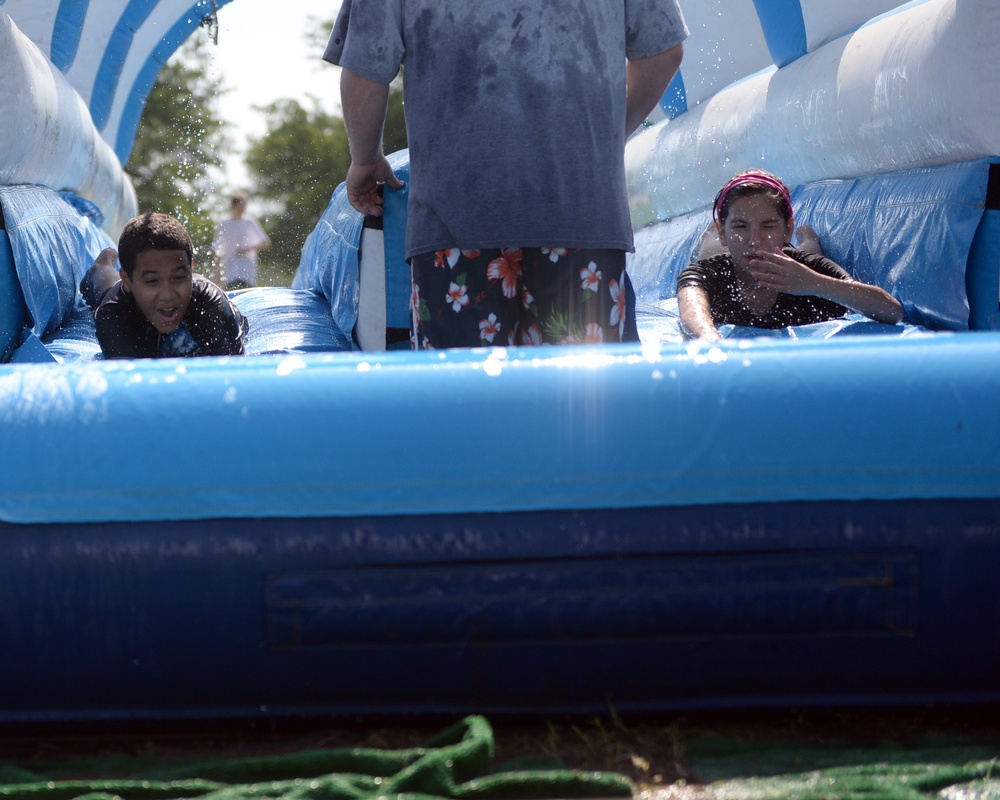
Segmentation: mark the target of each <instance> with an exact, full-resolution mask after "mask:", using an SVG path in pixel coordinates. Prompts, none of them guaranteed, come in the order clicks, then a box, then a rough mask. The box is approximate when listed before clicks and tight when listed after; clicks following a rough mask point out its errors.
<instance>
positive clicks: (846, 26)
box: [802, 0, 899, 53]
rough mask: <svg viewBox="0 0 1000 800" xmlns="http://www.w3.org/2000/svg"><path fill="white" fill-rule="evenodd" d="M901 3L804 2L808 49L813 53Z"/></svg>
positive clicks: (890, 0) (873, 0)
mask: <svg viewBox="0 0 1000 800" xmlns="http://www.w3.org/2000/svg"><path fill="white" fill-rule="evenodd" d="M898 5H899V3H898V2H896V0H869V2H866V3H839V2H836V0H825V2H821V3H808V2H806V3H803V4H802V21H803V22H804V23H805V29H806V45H807V49H808V51H809V52H810V53H811V52H812V51H813V50H816V49H818V48H820V47H822V46H823V45H824V44H826V43H827V42H831V41H833V40H834V39H836V38H837V37H839V36H843V35H844V34H845V33H850V32H851V31H854V30H855V29H857V28H858V27H860V26H861V25H863V24H864V23H866V22H868V20H870V19H873V18H874V17H875V16H877V15H878V14H884V13H885V12H886V11H891V10H892V9H894V8H896V7H897V6H898Z"/></svg>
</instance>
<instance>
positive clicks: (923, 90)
mask: <svg viewBox="0 0 1000 800" xmlns="http://www.w3.org/2000/svg"><path fill="white" fill-rule="evenodd" d="M998 40H1000V3H997V2H996V0H927V2H924V3H917V4H910V5H908V6H905V7H902V8H901V9H900V10H899V11H898V12H896V13H892V14H888V15H886V16H883V17H880V18H878V19H875V20H873V21H872V22H871V23H870V24H868V25H865V26H864V27H862V28H860V29H858V30H857V31H855V32H854V33H852V34H850V35H848V36H843V37H841V38H838V39H836V40H834V41H832V42H830V43H829V44H827V45H824V46H823V47H821V48H819V49H818V50H816V51H815V52H813V53H811V54H809V55H807V56H804V57H802V58H800V59H798V60H796V61H794V62H793V63H791V64H789V65H788V66H786V67H784V68H782V69H780V70H776V69H774V68H772V69H770V70H766V71H764V72H762V73H760V74H758V75H755V76H752V77H750V78H747V79H746V80H744V81H741V82H739V83H736V84H734V85H732V86H730V87H728V88H726V89H724V90H723V91H720V92H719V93H718V94H716V95H715V96H713V97H712V98H711V99H709V100H707V101H706V102H704V103H702V104H701V105H700V106H698V107H697V108H696V109H693V110H692V111H689V112H688V113H686V114H683V115H681V116H679V117H677V118H675V119H673V120H669V121H668V120H665V121H663V122H661V123H660V124H659V125H657V126H654V127H653V128H650V129H649V130H647V131H645V132H643V133H641V134H639V135H637V136H635V137H633V139H632V140H631V141H630V142H629V145H628V147H627V149H626V170H627V174H628V182H629V194H630V196H631V199H632V221H633V225H634V226H635V227H636V228H640V227H642V226H645V225H648V224H650V223H652V222H655V221H658V220H664V219H670V218H673V217H675V216H678V215H681V214H684V213H687V212H689V211H692V210H695V209H698V208H701V207H703V206H705V205H707V204H709V203H710V202H711V200H712V198H713V197H714V196H715V193H716V192H717V191H718V189H719V187H720V186H722V184H723V183H725V181H726V180H728V179H729V178H730V177H732V175H733V174H734V173H735V172H737V171H739V170H742V169H747V168H749V167H755V166H756V167H764V168H766V169H769V170H771V171H772V172H775V173H777V174H778V175H780V176H782V177H783V178H784V179H785V180H786V181H787V182H788V183H789V184H791V185H795V184H798V183H804V182H807V181H815V180H819V179H823V178H832V177H850V176H860V175H869V174H875V173H881V172H889V171H892V170H897V169H906V168H912V167H921V166H931V165H935V164H943V163H948V162H955V161H963V160H968V159H974V158H978V157H982V156H991V155H994V154H996V153H1000V93H998V92H996V90H995V87H996V86H998V85H1000V59H997V58H996V44H997V41H998Z"/></svg>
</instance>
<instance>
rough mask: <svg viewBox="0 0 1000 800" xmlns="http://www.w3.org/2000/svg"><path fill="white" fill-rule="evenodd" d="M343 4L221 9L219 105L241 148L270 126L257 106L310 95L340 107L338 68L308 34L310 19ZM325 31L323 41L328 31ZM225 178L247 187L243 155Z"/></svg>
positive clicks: (308, 1)
mask: <svg viewBox="0 0 1000 800" xmlns="http://www.w3.org/2000/svg"><path fill="white" fill-rule="evenodd" d="M339 8H340V1H339V0H280V1H279V2H275V0H231V2H229V3H227V4H226V5H224V6H222V7H221V8H220V9H219V44H218V47H215V48H213V49H212V52H213V53H215V56H214V59H213V65H214V67H215V69H216V70H218V75H220V76H221V78H222V83H223V86H226V87H228V88H229V89H230V91H229V92H228V93H227V94H226V95H225V96H224V97H223V98H222V99H221V101H220V103H219V109H220V112H221V116H222V117H223V119H225V120H227V121H229V122H230V123H231V126H230V136H231V137H232V139H233V142H234V144H235V145H236V147H237V149H239V150H240V151H242V150H243V149H244V148H245V145H246V140H247V137H248V136H250V135H253V136H260V135H261V134H263V133H264V131H265V130H266V122H265V116H264V114H263V112H261V111H257V110H256V109H255V108H254V106H264V105H267V104H268V103H270V102H271V101H272V100H278V99H282V98H288V97H291V98H295V99H297V100H299V101H300V102H301V103H302V104H303V105H306V106H307V107H308V105H309V103H310V100H309V97H310V96H312V97H315V98H317V99H318V100H319V101H320V106H321V107H322V108H324V109H326V110H327V111H336V110H337V109H338V108H339V106H340V79H339V75H338V72H337V69H336V68H335V67H333V66H332V65H330V64H327V63H326V62H324V61H323V60H322V55H323V53H322V50H321V49H319V48H318V47H317V46H313V45H311V44H310V43H309V42H308V40H307V38H306V36H307V33H308V31H309V27H310V20H311V19H312V18H318V19H320V20H328V19H329V20H332V19H333V18H334V17H335V16H336V14H337V10H338V9H339ZM322 33H323V36H322V38H323V39H324V40H325V39H326V35H327V34H328V33H329V31H328V30H324V31H323V32H322ZM227 178H228V182H229V183H230V184H231V188H234V189H235V188H245V187H246V185H247V183H248V179H247V176H246V172H245V171H244V170H243V167H242V159H241V156H240V155H237V157H235V158H234V159H232V161H231V162H230V164H229V166H228V175H227Z"/></svg>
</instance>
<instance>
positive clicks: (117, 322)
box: [94, 305, 139, 360]
mask: <svg viewBox="0 0 1000 800" xmlns="http://www.w3.org/2000/svg"><path fill="white" fill-rule="evenodd" d="M94 326H95V328H96V329H97V342H98V344H100V345H101V353H102V354H103V355H104V358H105V359H106V360H108V359H113V358H139V347H138V345H137V343H136V342H135V337H134V336H133V335H131V334H132V326H131V325H129V324H128V321H127V320H126V319H125V318H124V317H123V316H122V315H121V313H120V312H119V309H118V307H117V306H115V305H108V306H104V307H102V308H99V309H98V311H97V313H96V314H95V315H94Z"/></svg>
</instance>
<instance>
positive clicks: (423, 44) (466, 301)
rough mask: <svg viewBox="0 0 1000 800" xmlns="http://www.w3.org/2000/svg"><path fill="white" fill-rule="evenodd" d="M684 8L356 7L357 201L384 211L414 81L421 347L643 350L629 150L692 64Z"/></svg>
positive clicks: (350, 188)
mask: <svg viewBox="0 0 1000 800" xmlns="http://www.w3.org/2000/svg"><path fill="white" fill-rule="evenodd" d="M687 33H688V31H687V27H686V25H685V23H684V19H683V17H682V15H681V11H680V8H679V7H678V5H677V2H676V0H623V2H618V3H608V2H607V0H514V2H511V0H503V1H502V2H500V1H499V0H493V1H492V2H484V3H469V2H467V0H405V2H404V1H403V0H344V3H343V4H342V6H341V10H340V14H339V16H338V18H337V22H336V24H335V27H334V30H333V33H332V35H331V37H330V42H329V45H328V47H327V50H326V54H325V56H324V58H325V59H326V60H327V61H330V62H332V63H334V64H339V65H340V66H341V67H342V77H341V102H342V107H343V110H344V122H345V124H346V126H347V131H348V136H349V139H350V148H351V166H350V169H349V171H348V175H347V194H348V198H349V200H350V202H351V204H352V205H353V206H354V207H355V208H356V209H357V210H359V211H361V212H363V213H365V214H371V215H378V214H381V213H382V198H381V196H380V194H379V192H380V191H382V189H383V185H384V187H385V188H386V190H394V189H398V188H400V187H401V186H402V183H401V182H400V181H399V180H398V178H397V177H396V176H395V175H394V174H393V172H392V169H391V168H390V167H389V164H388V162H387V161H386V159H385V157H384V154H383V152H382V128H383V125H384V122H385V114H386V104H387V100H388V94H389V83H390V82H391V81H392V80H393V79H394V78H395V77H396V75H397V73H398V72H399V70H400V68H401V67H405V80H404V84H403V92H404V108H405V110H406V125H407V133H408V140H409V149H410V153H409V156H410V191H409V201H408V222H407V231H406V256H407V259H408V260H409V261H410V266H411V273H412V278H413V297H412V300H411V311H412V320H413V321H412V330H411V334H412V337H413V344H414V345H415V346H416V347H418V348H441V347H467V346H475V345H480V344H541V343H564V344H572V343H582V342H595V343H596V342H604V341H612V342H614V341H626V340H638V333H637V331H636V327H635V320H634V309H633V308H632V307H631V306H630V304H629V303H628V302H627V300H626V299H627V296H628V290H629V287H628V283H627V276H626V274H625V253H626V252H627V251H631V250H632V249H633V243H632V225H631V220H630V217H629V210H628V196H627V190H626V184H625V167H624V151H625V140H626V138H627V137H628V135H630V134H631V133H632V132H633V131H634V130H635V129H636V128H638V127H639V125H640V124H641V123H642V121H643V120H644V119H645V118H646V117H647V116H648V114H649V112H650V111H651V110H652V109H653V108H654V107H655V105H656V103H657V102H658V101H659V99H660V97H661V96H662V95H663V92H664V91H665V89H666V87H667V85H668V84H669V82H670V80H671V78H672V77H673V76H674V74H675V73H676V71H677V69H678V67H679V66H680V62H681V58H682V54H683V45H682V42H683V40H684V39H685V38H686V36H687Z"/></svg>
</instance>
